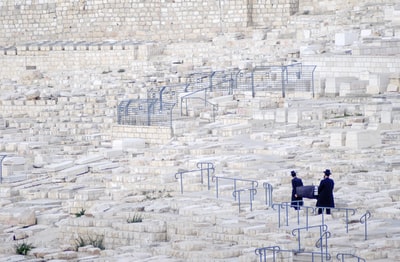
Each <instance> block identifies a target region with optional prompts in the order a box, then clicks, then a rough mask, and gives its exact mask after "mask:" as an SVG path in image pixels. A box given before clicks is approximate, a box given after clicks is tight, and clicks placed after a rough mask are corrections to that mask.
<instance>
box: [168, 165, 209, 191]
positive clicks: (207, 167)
mask: <svg viewBox="0 0 400 262" xmlns="http://www.w3.org/2000/svg"><path fill="white" fill-rule="evenodd" d="M203 165H204V166H206V167H205V168H203ZM197 168H198V169H195V170H180V171H178V172H177V173H175V179H180V188H181V194H183V175H184V174H188V173H194V172H199V171H200V176H201V184H203V171H207V176H208V185H207V187H208V189H210V178H209V177H210V171H212V172H213V173H214V171H215V168H214V165H213V164H212V163H209V162H199V163H197Z"/></svg>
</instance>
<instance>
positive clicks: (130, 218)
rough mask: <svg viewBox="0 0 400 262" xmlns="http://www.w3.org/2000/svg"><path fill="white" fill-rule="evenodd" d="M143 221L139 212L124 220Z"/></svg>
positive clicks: (131, 221) (129, 221)
mask: <svg viewBox="0 0 400 262" xmlns="http://www.w3.org/2000/svg"><path fill="white" fill-rule="evenodd" d="M142 221H143V218H142V216H141V215H140V214H134V215H133V217H131V216H129V218H128V219H127V220H126V222H128V223H140V222H142Z"/></svg>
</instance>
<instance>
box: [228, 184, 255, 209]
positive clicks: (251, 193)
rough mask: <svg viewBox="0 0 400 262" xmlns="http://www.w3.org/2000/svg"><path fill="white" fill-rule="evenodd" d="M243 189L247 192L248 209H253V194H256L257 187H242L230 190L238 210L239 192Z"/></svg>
mask: <svg viewBox="0 0 400 262" xmlns="http://www.w3.org/2000/svg"><path fill="white" fill-rule="evenodd" d="M245 191H248V192H249V203H250V211H253V201H254V196H255V195H256V194H257V189H255V188H243V189H238V190H234V191H233V192H232V196H233V198H234V199H237V200H238V204H239V212H240V211H241V209H240V205H241V202H240V193H241V192H245Z"/></svg>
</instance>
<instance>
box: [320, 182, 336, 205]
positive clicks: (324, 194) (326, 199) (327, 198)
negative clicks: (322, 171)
mask: <svg viewBox="0 0 400 262" xmlns="http://www.w3.org/2000/svg"><path fill="white" fill-rule="evenodd" d="M334 186H335V182H333V180H332V179H330V178H329V177H327V178H324V179H322V180H321V182H320V183H319V186H318V200H317V204H316V206H317V207H335V201H334V199H333V188H334Z"/></svg>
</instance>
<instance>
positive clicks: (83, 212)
mask: <svg viewBox="0 0 400 262" xmlns="http://www.w3.org/2000/svg"><path fill="white" fill-rule="evenodd" d="M85 212H86V210H85V209H83V208H82V209H81V211H79V212H78V213H75V216H76V217H81V216H83V215H85Z"/></svg>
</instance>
